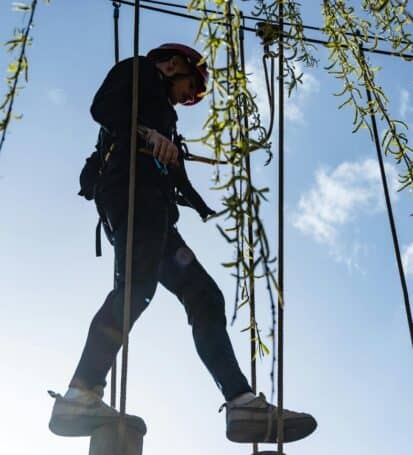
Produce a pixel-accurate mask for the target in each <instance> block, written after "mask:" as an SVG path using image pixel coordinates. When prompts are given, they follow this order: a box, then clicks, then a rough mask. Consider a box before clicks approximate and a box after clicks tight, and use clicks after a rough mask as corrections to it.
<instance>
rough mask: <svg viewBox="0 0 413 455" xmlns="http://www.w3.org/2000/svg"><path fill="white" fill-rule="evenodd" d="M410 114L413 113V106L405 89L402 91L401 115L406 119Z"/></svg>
mask: <svg viewBox="0 0 413 455" xmlns="http://www.w3.org/2000/svg"><path fill="white" fill-rule="evenodd" d="M409 112H413V106H412V105H411V104H410V93H409V92H408V91H407V90H406V89H404V88H403V89H401V90H400V115H401V116H402V117H406V115H407V114H408V113H409Z"/></svg>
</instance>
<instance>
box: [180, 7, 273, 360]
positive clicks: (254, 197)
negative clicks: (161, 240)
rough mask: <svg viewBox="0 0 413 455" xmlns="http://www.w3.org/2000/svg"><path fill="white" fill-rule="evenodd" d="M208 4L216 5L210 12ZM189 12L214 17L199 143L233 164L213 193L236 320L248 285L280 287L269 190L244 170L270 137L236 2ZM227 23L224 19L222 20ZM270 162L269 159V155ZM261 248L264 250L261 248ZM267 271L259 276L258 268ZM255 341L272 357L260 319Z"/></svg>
mask: <svg viewBox="0 0 413 455" xmlns="http://www.w3.org/2000/svg"><path fill="white" fill-rule="evenodd" d="M208 4H212V7H211V8H208V6H209V5H208ZM189 7H190V8H198V9H202V10H206V9H207V8H208V9H214V10H216V11H217V13H216V14H211V13H208V14H207V13H206V12H205V13H204V15H203V20H202V22H201V24H200V28H199V31H198V36H197V39H198V40H199V41H202V42H203V44H204V55H205V59H206V60H207V62H208V66H209V68H210V71H211V74H212V84H211V85H212V86H211V89H210V91H211V93H212V95H213V96H211V97H210V99H211V108H210V114H209V116H208V118H207V120H206V122H205V125H204V128H207V129H208V132H207V134H206V135H205V136H204V137H202V138H201V139H200V140H201V141H202V143H203V144H205V145H206V146H208V147H209V148H211V149H212V150H213V151H214V154H215V157H216V159H221V158H222V157H225V159H226V160H227V161H228V162H229V163H231V165H232V170H231V172H230V173H229V174H228V175H227V176H222V175H220V172H219V169H217V172H216V186H215V189H217V190H223V194H224V195H223V205H224V207H225V208H226V209H227V213H228V218H227V221H228V220H230V221H229V222H230V223H231V224H230V226H229V227H225V226H223V225H219V226H218V229H219V231H220V232H221V234H222V235H223V236H224V238H225V239H226V240H227V241H228V242H229V243H231V244H232V245H234V249H235V251H234V258H233V259H231V260H230V261H228V262H226V263H224V264H223V265H224V267H227V268H230V269H233V270H234V272H233V273H232V274H233V276H234V277H235V278H236V299H235V300H236V301H235V311H234V317H233V320H234V319H235V318H236V315H237V310H238V309H239V308H240V307H242V306H244V305H247V304H249V303H250V294H249V286H248V282H249V280H250V278H251V277H253V278H254V279H258V278H262V277H265V276H271V278H268V282H269V283H271V286H273V285H274V284H275V285H276V279H275V275H274V270H272V267H271V266H272V263H273V262H274V259H272V258H271V255H270V251H269V242H268V238H267V233H266V231H265V229H264V227H263V223H262V220H261V214H260V206H261V201H262V200H263V199H264V198H265V193H266V192H267V191H268V189H267V188H259V187H256V186H254V185H252V183H251V181H250V180H249V178H248V173H247V170H246V167H245V158H246V156H247V154H248V153H249V152H250V151H251V149H252V148H253V149H256V148H257V144H259V145H258V146H259V147H261V148H262V149H263V150H264V152H265V151H266V152H267V153H268V154H269V146H270V144H269V143H268V137H267V134H266V130H265V128H264V127H263V126H262V124H261V121H260V116H259V112H258V108H257V105H256V103H255V101H254V97H253V95H252V94H251V93H250V91H249V89H248V80H247V75H246V74H244V73H243V72H242V70H241V67H240V42H239V32H240V26H241V17H240V12H239V10H238V9H237V8H236V7H234V6H232V2H220V1H216V2H214V1H212V2H207V1H204V0H194V1H192V2H191V3H190V5H189ZM223 18H224V20H223ZM244 116H248V118H249V125H248V131H246V130H245V127H244ZM269 159H270V155H269ZM249 220H250V223H252V229H253V239H254V240H253V243H252V244H250V242H249V236H248V221H249ZM260 245H261V248H260V250H258V247H259V246H260ZM255 249H257V250H258V251H260V253H261V254H260V255H257V257H256V258H255V261H253V263H252V264H251V261H250V259H251V257H252V254H253V251H254V250H255ZM261 266H262V267H263V269H264V270H265V272H264V273H262V272H261V271H259V268H260V267H261ZM251 327H252V328H253V331H254V333H255V337H256V340H255V341H256V346H257V352H256V354H255V355H262V354H263V353H269V349H268V348H267V346H266V345H265V343H264V341H263V340H262V338H261V336H260V330H259V327H258V323H257V321H256V320H251V321H250V326H249V327H247V328H246V329H245V330H248V329H251Z"/></svg>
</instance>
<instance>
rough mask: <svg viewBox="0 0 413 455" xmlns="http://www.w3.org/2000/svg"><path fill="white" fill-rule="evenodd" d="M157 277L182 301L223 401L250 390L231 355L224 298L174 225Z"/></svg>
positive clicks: (198, 350) (200, 351)
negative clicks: (223, 398)
mask: <svg viewBox="0 0 413 455" xmlns="http://www.w3.org/2000/svg"><path fill="white" fill-rule="evenodd" d="M159 281H160V282H161V284H162V285H163V286H164V287H166V289H168V290H169V291H170V292H172V293H173V294H175V295H176V296H177V297H178V299H179V300H180V301H181V302H182V304H183V305H184V307H185V310H186V313H187V315H188V322H189V324H191V326H192V333H193V337H194V341H195V346H196V349H197V352H198V354H199V356H200V358H201V359H202V361H203V363H204V364H205V366H206V367H207V369H208V370H209V372H210V373H211V375H212V377H213V378H214V380H215V382H216V383H217V385H218V387H219V388H220V390H221V391H222V393H223V395H224V397H225V399H226V400H227V401H229V400H232V399H233V398H235V397H237V396H239V395H241V394H243V393H246V392H251V387H250V385H249V384H248V381H247V379H246V378H245V376H244V375H243V373H242V372H241V370H240V367H239V365H238V362H237V360H236V358H235V354H234V350H233V348H232V345H231V341H230V339H229V336H228V333H227V330H226V317H225V302H224V297H223V295H222V292H221V291H220V289H219V288H218V286H217V285H216V283H215V281H214V280H213V279H212V278H211V276H210V275H209V274H208V273H207V272H206V271H205V269H204V268H203V267H202V265H201V264H200V263H199V262H198V260H197V259H196V257H195V255H194V253H193V252H192V250H191V249H190V248H189V247H188V246H187V245H186V244H185V242H184V241H183V239H182V237H181V236H180V235H179V233H178V231H177V230H176V229H175V228H172V227H171V228H170V230H169V235H168V240H167V244H166V248H165V254H164V257H163V259H162V262H161V268H160V277H159Z"/></svg>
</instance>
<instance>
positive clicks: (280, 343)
mask: <svg viewBox="0 0 413 455" xmlns="http://www.w3.org/2000/svg"><path fill="white" fill-rule="evenodd" d="M278 14H279V40H278V285H279V288H280V292H279V296H278V402H277V406H278V415H277V421H278V429H277V430H278V431H277V441H278V446H277V450H278V454H279V455H281V454H282V453H283V442H284V422H283V419H282V411H283V407H284V403H283V402H284V304H285V300H284V44H283V33H284V2H279V13H278Z"/></svg>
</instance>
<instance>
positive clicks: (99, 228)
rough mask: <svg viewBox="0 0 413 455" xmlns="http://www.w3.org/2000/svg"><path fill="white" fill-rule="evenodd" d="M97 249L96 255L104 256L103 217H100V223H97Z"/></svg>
mask: <svg viewBox="0 0 413 455" xmlns="http://www.w3.org/2000/svg"><path fill="white" fill-rule="evenodd" d="M95 250H96V256H97V257H100V256H102V218H101V217H99V221H98V224H97V225H96V236H95Z"/></svg>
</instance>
